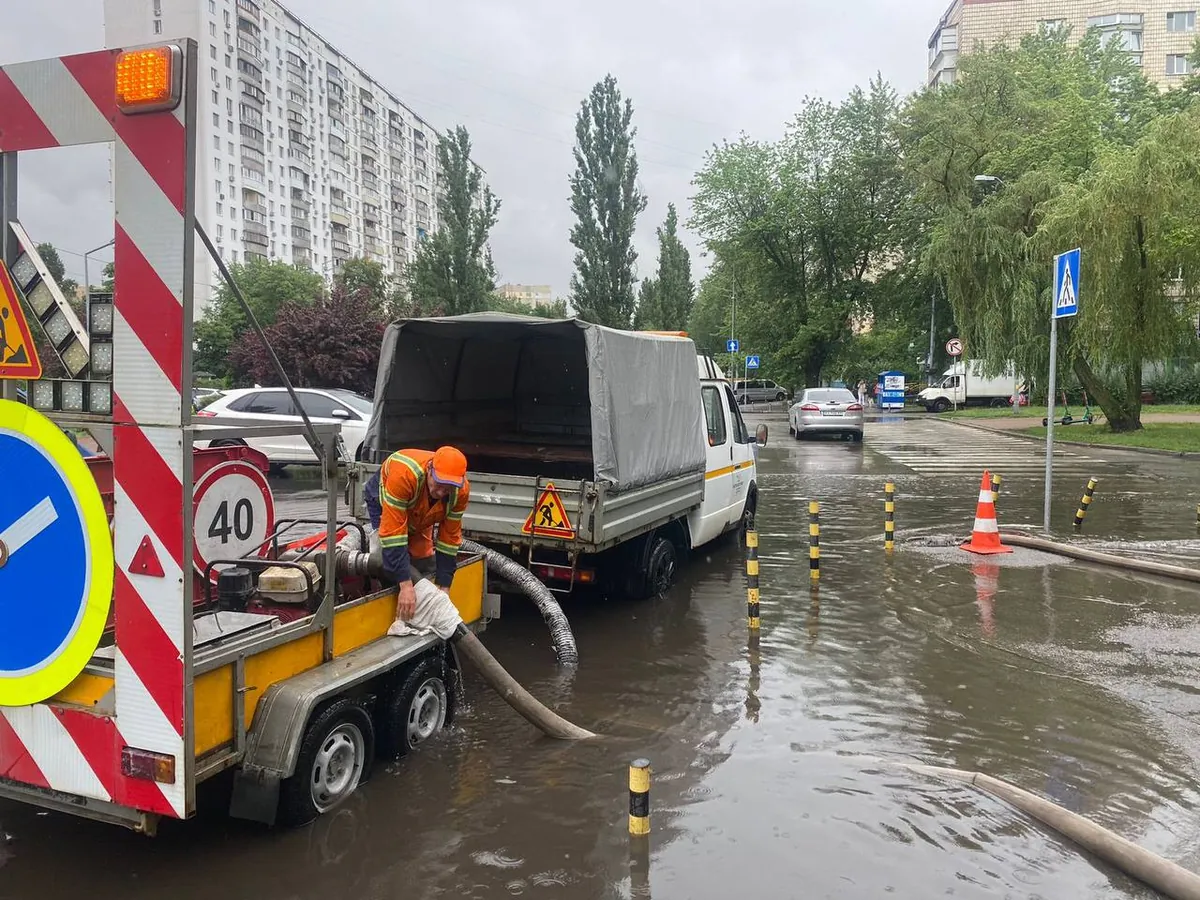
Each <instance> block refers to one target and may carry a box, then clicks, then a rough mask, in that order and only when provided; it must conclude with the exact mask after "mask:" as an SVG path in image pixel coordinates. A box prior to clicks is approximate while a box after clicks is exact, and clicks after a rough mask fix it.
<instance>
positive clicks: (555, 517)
mask: <svg viewBox="0 0 1200 900" xmlns="http://www.w3.org/2000/svg"><path fill="white" fill-rule="evenodd" d="M521 531H523V532H524V533H525V534H531V535H533V536H534V537H556V538H563V539H565V540H573V539H574V538H575V529H574V528H572V527H571V520H570V519H569V518H567V510H566V508H565V507H564V506H563V502H562V499H561V498H560V497H559V496H558V491H556V490H555V489H554V485H553V484H547V485H546V489H545V490H544V491H542V496H540V497H539V498H538V502H537V504H536V505H535V506H534V507H533V512H531V513H530V514H529V518H528V519H526V520H525V527H524V528H522V529H521Z"/></svg>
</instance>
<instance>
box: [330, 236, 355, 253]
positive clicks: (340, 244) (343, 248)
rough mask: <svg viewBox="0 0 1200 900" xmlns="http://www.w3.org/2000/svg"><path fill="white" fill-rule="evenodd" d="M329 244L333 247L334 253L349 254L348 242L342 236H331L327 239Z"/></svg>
mask: <svg viewBox="0 0 1200 900" xmlns="http://www.w3.org/2000/svg"><path fill="white" fill-rule="evenodd" d="M329 246H330V247H332V248H333V252H334V254H335V255H336V254H338V253H343V254H345V255H346V256H349V255H350V243H349V242H348V241H346V240H344V239H342V238H336V237H335V238H332V239H331V240H330V241H329Z"/></svg>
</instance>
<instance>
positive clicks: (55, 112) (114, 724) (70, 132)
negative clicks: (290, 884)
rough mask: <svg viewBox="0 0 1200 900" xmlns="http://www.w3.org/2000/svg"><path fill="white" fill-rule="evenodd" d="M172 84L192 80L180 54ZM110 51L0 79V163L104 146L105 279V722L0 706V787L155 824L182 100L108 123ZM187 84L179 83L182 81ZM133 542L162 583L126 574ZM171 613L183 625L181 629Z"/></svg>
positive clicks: (178, 686) (180, 688) (174, 596)
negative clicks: (110, 497)
mask: <svg viewBox="0 0 1200 900" xmlns="http://www.w3.org/2000/svg"><path fill="white" fill-rule="evenodd" d="M180 45H181V46H182V47H183V48H184V51H185V65H184V71H185V73H189V72H192V71H194V62H193V60H191V59H186V56H187V55H189V54H190V55H194V49H193V47H192V46H191V45H189V44H187V43H185V42H180ZM118 52H119V51H117V50H104V51H100V52H96V53H85V54H81V55H79V56H68V57H62V58H58V59H48V60H41V61H38V62H31V63H21V64H17V65H11V66H3V67H0V152H7V151H19V150H34V149H44V148H50V147H62V146H70V145H79V144H94V143H104V142H111V143H112V146H113V163H114V204H115V210H116V227H115V232H116V243H115V248H114V252H115V260H114V266H115V271H116V284H115V297H114V304H115V316H114V335H113V343H114V369H113V389H114V394H115V396H114V401H113V407H114V421H115V426H116V427H115V428H114V434H113V474H114V480H115V500H116V507H115V514H114V521H113V525H114V535H115V537H114V543H115V551H116V564H117V572H116V587H115V590H114V597H113V604H114V612H115V619H116V716H115V717H114V718H106V717H103V716H98V715H93V714H90V713H85V712H82V711H79V710H72V709H61V708H56V707H54V706H52V705H50V704H38V705H36V706H31V707H23V708H10V707H0V778H11V779H15V780H17V781H22V782H26V783H29V784H35V785H39V786H43V787H50V788H54V789H57V790H62V791H67V792H69V793H72V794H78V795H80V796H83V797H92V798H96V799H100V800H106V801H111V802H113V803H118V804H121V805H123V806H131V807H135V808H137V809H140V810H144V811H148V812H154V813H160V814H163V815H167V816H175V817H183V816H186V815H188V813H189V812H190V811H191V809H192V807H193V805H194V797H193V796H190V790H189V786H190V783H191V779H190V777H189V775H190V769H191V766H192V759H191V753H190V749H189V748H188V747H186V746H185V735H186V736H190V733H189V732H190V730H189V729H187V728H186V727H185V723H187V722H188V721H189V720H190V715H189V707H190V705H191V696H190V691H189V690H188V689H187V687H186V685H187V684H188V680H187V679H186V678H185V671H186V670H187V667H188V666H189V665H190V660H191V627H190V625H191V615H190V610H191V608H192V598H191V591H192V579H191V577H190V575H189V570H188V567H186V566H185V565H184V561H185V560H187V559H188V558H189V555H190V553H191V547H190V540H189V539H188V535H187V534H186V527H185V520H184V514H183V511H184V510H185V509H190V508H191V505H190V502H189V501H190V497H191V493H192V485H191V480H192V471H191V465H190V458H188V455H187V454H186V453H185V447H188V446H189V445H188V442H187V438H186V435H185V433H184V430H183V426H184V424H186V421H187V418H188V416H189V414H190V411H191V408H190V404H186V405H185V403H184V401H183V396H182V394H183V391H184V390H185V389H186V387H187V385H186V382H187V381H189V380H190V376H191V364H190V347H189V346H186V342H185V338H184V336H185V323H186V322H190V321H191V317H192V285H191V283H190V282H191V274H192V263H193V258H192V256H193V246H194V241H193V240H192V224H193V218H192V217H193V208H192V204H193V202H194V200H193V192H192V190H191V187H192V178H193V169H194V158H193V148H194V135H192V134H190V133H189V132H188V130H187V129H186V128H185V121H186V112H185V111H186V110H187V109H188V107H189V104H192V103H194V102H195V101H194V98H193V97H192V96H191V94H192V90H191V88H192V85H191V84H185V85H184V98H183V101H182V102H181V103H180V105H179V106H178V107H177V108H176V109H175V110H174V111H172V112H165V113H147V114H142V115H132V116H130V115H125V114H123V113H121V112H119V111H118V110H117V108H116V94H115V75H116V65H115V63H116V57H117V54H118ZM189 77H192V76H189V75H186V74H185V82H186V81H187V80H188V78H189ZM145 537H149V538H150V542H151V545H152V546H153V548H154V551H155V552H156V554H157V555H158V558H159V561H160V562H161V563H162V567H163V570H164V572H165V577H163V578H156V577H151V576H148V575H143V574H139V573H136V572H133V571H131V570H130V563H131V561H132V559H133V556H134V554H135V553H136V552H137V549H138V547H139V546H140V545H141V543H142V540H143V538H145ZM185 610H186V611H188V612H187V614H185ZM126 746H129V747H134V748H137V749H140V750H149V751H152V752H155V753H164V754H170V755H171V756H173V757H175V769H176V777H175V783H174V784H169V785H168V784H157V783H155V782H150V781H145V780H139V779H133V778H127V777H125V776H124V775H123V774H122V773H121V750H122V748H123V747H126Z"/></svg>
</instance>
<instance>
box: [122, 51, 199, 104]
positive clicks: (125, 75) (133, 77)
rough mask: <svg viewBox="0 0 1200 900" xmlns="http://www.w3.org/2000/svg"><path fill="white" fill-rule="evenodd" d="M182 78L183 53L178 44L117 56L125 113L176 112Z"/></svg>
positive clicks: (123, 52) (123, 53) (128, 52)
mask: <svg viewBox="0 0 1200 900" xmlns="http://www.w3.org/2000/svg"><path fill="white" fill-rule="evenodd" d="M182 74H183V53H182V52H181V51H180V49H179V48H178V47H177V46H175V45H174V44H169V45H167V46H165V47H152V48H150V49H147V50H124V51H122V52H121V53H120V54H119V55H118V56H117V107H118V108H119V109H120V110H121V111H122V112H125V113H143V112H159V111H161V110H167V109H174V108H175V107H176V106H178V105H179V95H180V89H181V87H182V85H181V82H182V80H183V79H182V77H181V76H182Z"/></svg>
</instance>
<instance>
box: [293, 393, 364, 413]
mask: <svg viewBox="0 0 1200 900" xmlns="http://www.w3.org/2000/svg"><path fill="white" fill-rule="evenodd" d="M297 396H298V397H299V398H300V405H301V406H302V407H303V408H304V411H305V412H306V413H308V415H309V416H310V417H312V418H314V419H332V418H333V411H334V410H335V409H340V410H341V411H342V412H343V413H345V412H347V409H346V407H344V406H342V404H340V403H338V402H337V401H336V400H334V399H332V398H330V397H325V396H323V395H321V394H311V393H308V392H306V391H299V392H297ZM355 418H356V417H355Z"/></svg>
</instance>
